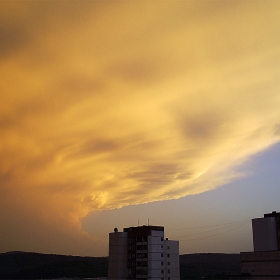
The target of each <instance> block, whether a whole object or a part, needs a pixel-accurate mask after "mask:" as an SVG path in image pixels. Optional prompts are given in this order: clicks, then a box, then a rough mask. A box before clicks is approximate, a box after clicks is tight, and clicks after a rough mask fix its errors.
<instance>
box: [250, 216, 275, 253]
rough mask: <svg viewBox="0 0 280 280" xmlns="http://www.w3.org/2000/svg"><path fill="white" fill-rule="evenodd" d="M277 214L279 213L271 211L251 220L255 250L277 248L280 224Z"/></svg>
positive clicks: (273, 249)
mask: <svg viewBox="0 0 280 280" xmlns="http://www.w3.org/2000/svg"><path fill="white" fill-rule="evenodd" d="M273 214H274V215H273ZM277 214H280V213H276V212H273V213H271V214H270V215H269V214H265V215H264V217H263V218H257V219H253V220H252V228H253V243H254V251H255V252H261V251H275V250H279V245H280V244H279V241H280V240H279V237H280V235H279V234H280V225H279V215H277Z"/></svg>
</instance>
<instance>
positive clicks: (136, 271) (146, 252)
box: [108, 226, 180, 280]
mask: <svg viewBox="0 0 280 280" xmlns="http://www.w3.org/2000/svg"><path fill="white" fill-rule="evenodd" d="M108 279H109V280H115V279H118V280H125V279H137V280H143V279H145V280H146V279H151V280H152V279H155V280H156V279H157V280H179V279H180V268H179V241H172V240H168V239H167V238H164V227H162V226H138V227H129V228H124V229H123V232H119V231H118V229H117V228H115V229H114V232H112V233H109V270H108Z"/></svg>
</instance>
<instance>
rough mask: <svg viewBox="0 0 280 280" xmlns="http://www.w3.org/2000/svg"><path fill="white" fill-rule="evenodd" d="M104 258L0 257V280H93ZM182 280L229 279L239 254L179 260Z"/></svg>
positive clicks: (102, 273) (15, 254) (188, 256)
mask: <svg viewBox="0 0 280 280" xmlns="http://www.w3.org/2000/svg"><path fill="white" fill-rule="evenodd" d="M107 271H108V258H107V257H99V258H96V257H78V256H64V255H53V254H39V253H27V252H9V253H3V254H0V279H51V278H52V279H54V278H64V277H66V278H95V277H106V276H107V275H108V273H107ZM180 272H181V279H201V278H202V277H204V279H229V275H234V274H239V273H240V256H239V254H186V255H181V256H180Z"/></svg>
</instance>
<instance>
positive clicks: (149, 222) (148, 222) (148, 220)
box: [148, 218, 150, 226]
mask: <svg viewBox="0 0 280 280" xmlns="http://www.w3.org/2000/svg"><path fill="white" fill-rule="evenodd" d="M149 225H150V219H149V218H148V226H149Z"/></svg>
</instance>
